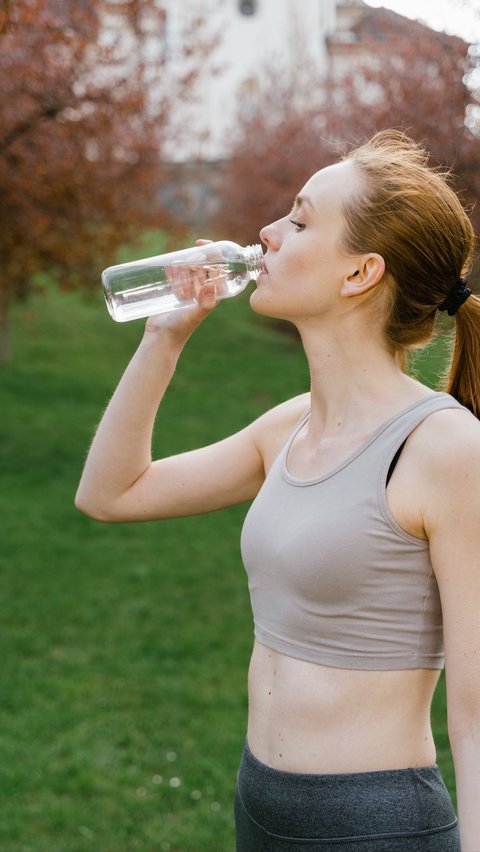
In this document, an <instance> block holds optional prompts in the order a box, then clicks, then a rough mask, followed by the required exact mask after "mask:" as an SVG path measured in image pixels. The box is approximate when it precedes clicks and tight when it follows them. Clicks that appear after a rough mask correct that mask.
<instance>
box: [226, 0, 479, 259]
mask: <svg viewBox="0 0 480 852" xmlns="http://www.w3.org/2000/svg"><path fill="white" fill-rule="evenodd" d="M350 36H351V39H350V41H348V42H347V43H346V40H344V39H342V40H339V43H338V45H336V44H335V41H334V38H333V39H332V40H331V43H330V45H329V50H330V69H329V73H328V74H327V75H325V76H323V77H319V75H318V72H316V71H314V69H313V68H312V67H311V66H309V65H308V62H306V61H305V60H304V59H303V58H302V59H301V60H299V62H298V64H297V66H296V67H294V68H290V69H287V70H286V71H284V72H283V75H282V74H281V73H280V72H279V69H278V68H277V69H275V70H273V69H266V70H265V72H264V73H263V74H262V75H261V79H262V80H263V81H264V83H263V86H262V88H261V90H260V91H259V93H258V96H257V100H256V102H255V103H254V104H250V111H249V116H248V119H245V117H244V116H243V117H242V120H241V121H239V123H238V127H237V128H236V131H235V133H231V134H230V135H231V138H233V139H235V144H234V147H232V150H231V152H230V153H231V156H230V158H229V160H228V161H227V163H226V165H225V182H224V196H223V198H222V204H221V211H222V212H221V225H222V227H223V228H224V229H225V228H226V229H227V230H229V231H230V233H232V234H233V235H235V238H236V239H239V240H243V241H245V242H251V241H253V240H257V239H258V228H259V226H261V225H263V224H265V223H266V222H269V221H272V220H273V219H275V218H277V217H279V216H283V215H285V213H286V212H288V210H289V209H290V207H291V205H292V201H293V198H294V196H295V194H296V193H297V192H298V190H299V188H300V187H301V185H302V183H303V182H304V181H305V180H306V178H308V177H309V175H311V174H312V173H313V172H315V171H317V170H318V169H320V168H322V167H323V166H324V165H326V164H328V163H331V162H333V161H334V160H336V159H338V158H339V156H341V155H342V154H343V153H344V152H345V151H346V150H347V149H348V148H349V147H350V146H351V145H353V144H357V143H359V142H361V141H362V140H365V139H366V138H368V137H369V136H371V135H372V134H373V133H374V132H375V131H377V130H380V129H382V128H386V127H395V128H398V129H403V130H405V131H406V132H407V133H408V134H409V135H411V136H412V137H413V138H415V139H416V140H418V141H420V142H422V143H423V144H425V146H426V147H427V149H429V150H430V151H431V154H432V160H433V162H434V163H437V164H441V165H443V166H447V167H451V168H452V170H453V172H454V174H455V176H456V187H457V188H458V189H459V190H460V191H461V194H462V197H463V199H464V201H465V202H466V203H467V205H471V206H472V208H473V209H472V218H473V220H474V224H476V225H477V227H478V226H479V225H480V208H478V207H477V208H475V207H474V206H473V205H474V203H475V200H476V199H477V198H478V196H479V194H480V157H479V154H480V137H479V136H478V135H475V134H474V132H473V130H472V129H471V128H470V129H469V127H467V125H466V123H465V116H466V112H467V109H468V107H469V105H471V104H472V101H474V100H475V92H474V91H471V90H470V89H469V88H468V87H467V85H466V78H465V75H466V74H467V71H468V52H467V47H468V46H467V45H466V44H465V43H464V42H463V41H462V39H459V38H457V37H452V36H448V35H446V34H444V33H438V32H436V31H433V30H430V29H429V28H427V27H425V26H423V25H422V24H419V23H416V22H413V21H410V20H407V19H406V18H402V17H401V16H399V15H396V14H395V13H393V12H388V11H387V10H385V9H381V10H373V9H370V10H369V11H368V12H366V14H365V15H364V17H363V18H362V19H361V20H360V21H359V22H358V24H356V26H355V28H354V31H353V32H352V33H350ZM219 224H220V223H219Z"/></svg>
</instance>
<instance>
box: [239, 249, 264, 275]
mask: <svg viewBox="0 0 480 852" xmlns="http://www.w3.org/2000/svg"><path fill="white" fill-rule="evenodd" d="M243 252H244V258H245V263H246V266H247V269H248V271H249V272H256V274H257V275H260V273H261V272H263V271H264V269H265V262H264V259H263V251H262V246H261V245H260V244H257V245H254V246H246V247H245V248H244V250H243Z"/></svg>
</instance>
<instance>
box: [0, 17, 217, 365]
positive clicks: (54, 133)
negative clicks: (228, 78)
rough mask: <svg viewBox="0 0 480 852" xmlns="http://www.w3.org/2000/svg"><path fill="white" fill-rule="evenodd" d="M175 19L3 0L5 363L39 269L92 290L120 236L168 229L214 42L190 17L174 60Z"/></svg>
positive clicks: (0, 185) (0, 237)
mask: <svg viewBox="0 0 480 852" xmlns="http://www.w3.org/2000/svg"><path fill="white" fill-rule="evenodd" d="M166 23H167V22H166V12H165V10H164V9H163V8H162V4H160V3H158V2H151V0H110V1H109V0H11V2H9V0H3V2H1V0H0V114H1V130H0V204H1V209H2V217H1V224H0V256H1V258H2V262H1V265H0V360H5V359H6V358H8V354H9V341H8V314H9V307H10V305H11V303H12V301H13V300H14V299H26V298H27V296H28V295H29V293H30V292H31V291H32V288H35V287H37V286H39V277H41V274H42V273H45V272H46V273H48V274H49V276H51V277H53V278H54V280H55V281H56V282H57V283H58V284H59V285H60V286H61V287H63V288H73V287H82V288H87V289H88V288H91V289H93V288H97V287H98V286H99V278H98V270H99V269H101V268H103V267H104V266H106V265H107V264H108V263H110V262H112V261H113V259H114V257H115V254H116V250H117V249H118V246H119V245H120V244H121V243H122V242H124V241H126V240H131V239H133V238H134V237H135V236H138V234H139V233H140V232H142V231H143V230H144V229H145V228H146V227H148V226H151V225H153V224H154V225H155V226H156V227H166V226H169V225H170V226H171V225H172V214H171V212H170V211H169V210H168V208H167V207H166V206H164V205H162V204H161V202H160V201H159V193H158V187H159V185H161V182H162V177H163V175H164V171H163V159H164V158H163V157H162V155H163V154H164V152H165V150H166V149H167V148H168V151H169V152H170V153H171V151H172V150H174V149H175V146H176V145H178V144H179V143H180V141H181V138H180V134H181V129H182V128H181V125H180V122H179V121H178V120H177V119H178V113H177V111H176V106H177V105H178V104H179V103H181V104H182V120H183V121H184V122H185V121H186V116H187V115H188V104H189V103H190V102H191V101H192V99H193V98H194V95H195V87H196V85H197V83H198V81H199V71H198V70H197V69H200V68H202V70H203V72H205V69H206V68H207V62H206V58H207V54H208V52H209V50H210V48H211V46H212V43H213V36H212V35H211V28H210V29H209V30H208V31H207V30H206V23H205V16H204V17H203V18H198V17H197V18H195V19H190V20H189V21H188V22H187V24H186V25H185V27H184V30H183V31H182V33H181V34H180V35H179V37H178V39H177V43H176V53H175V56H174V57H173V60H172V58H171V57H170V58H169V56H168V53H167V51H166V50H165V49H164V48H165V45H164V35H165V27H166ZM187 124H188V122H187Z"/></svg>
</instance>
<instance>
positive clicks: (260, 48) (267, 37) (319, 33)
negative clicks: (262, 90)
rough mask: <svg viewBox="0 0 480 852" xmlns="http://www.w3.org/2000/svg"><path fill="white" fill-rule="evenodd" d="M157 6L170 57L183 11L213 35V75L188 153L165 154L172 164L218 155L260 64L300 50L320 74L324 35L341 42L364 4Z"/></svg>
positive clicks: (311, 0) (271, 0)
mask: <svg viewBox="0 0 480 852" xmlns="http://www.w3.org/2000/svg"><path fill="white" fill-rule="evenodd" d="M162 5H163V7H164V9H165V32H164V34H163V42H164V45H165V50H166V55H167V57H168V59H169V61H171V62H174V61H175V55H176V53H177V51H176V43H177V40H178V39H179V38H180V37H181V36H180V33H181V30H182V24H183V22H184V21H185V19H186V16H187V17H188V16H192V15H193V14H195V13H198V14H206V15H208V16H210V18H211V21H212V30H213V31H216V32H219V33H220V39H219V43H218V47H217V48H216V49H215V51H214V52H213V55H212V56H211V57H210V61H211V63H212V65H214V66H216V67H218V68H219V69H220V72H219V73H218V75H217V76H215V77H213V78H211V79H210V80H209V82H208V85H206V86H205V87H204V88H203V89H202V93H201V99H200V100H199V102H198V104H197V107H196V110H195V115H196V118H195V125H196V132H193V133H192V138H191V143H190V144H189V147H188V150H187V149H186V148H182V149H181V150H178V148H176V149H175V150H174V151H172V152H171V156H172V159H176V160H177V161H178V160H217V159H221V158H222V156H223V155H224V150H225V140H226V138H227V136H228V133H229V131H230V128H231V127H233V126H234V118H235V115H236V113H237V112H238V109H239V108H241V107H242V106H243V108H245V109H248V101H249V98H250V97H252V96H254V94H255V89H256V86H257V85H258V81H259V78H260V77H261V74H262V70H263V69H264V67H265V65H266V64H268V65H269V66H271V67H273V68H275V67H277V68H282V69H285V68H288V67H289V66H290V65H292V64H293V63H294V62H295V59H298V55H300V54H301V55H306V56H308V58H309V60H310V62H312V63H313V64H314V65H315V66H316V67H317V68H318V70H319V72H320V73H321V72H322V71H324V70H325V69H326V67H327V63H328V59H329V52H328V41H329V39H330V37H331V36H332V35H333V34H334V33H336V34H337V36H338V35H339V34H340V38H342V37H343V36H342V33H344V35H345V39H346V40H348V30H349V22H350V21H352V22H355V20H356V18H357V17H358V14H360V15H361V14H362V12H364V11H366V10H367V9H368V7H367V6H366V4H365V3H363V2H362V0H350V2H341V1H340V0H216V2H214V3H212V2H210V0H164V2H163V3H162ZM192 129H193V128H192ZM204 131H206V132H204ZM207 134H208V139H207V138H206V137H207Z"/></svg>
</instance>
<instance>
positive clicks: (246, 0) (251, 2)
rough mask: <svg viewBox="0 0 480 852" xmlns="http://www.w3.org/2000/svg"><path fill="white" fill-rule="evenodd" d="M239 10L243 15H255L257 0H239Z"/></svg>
mask: <svg viewBox="0 0 480 852" xmlns="http://www.w3.org/2000/svg"><path fill="white" fill-rule="evenodd" d="M238 10H239V12H240V14H241V15H254V14H255V12H256V11H257V0H239V3H238Z"/></svg>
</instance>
